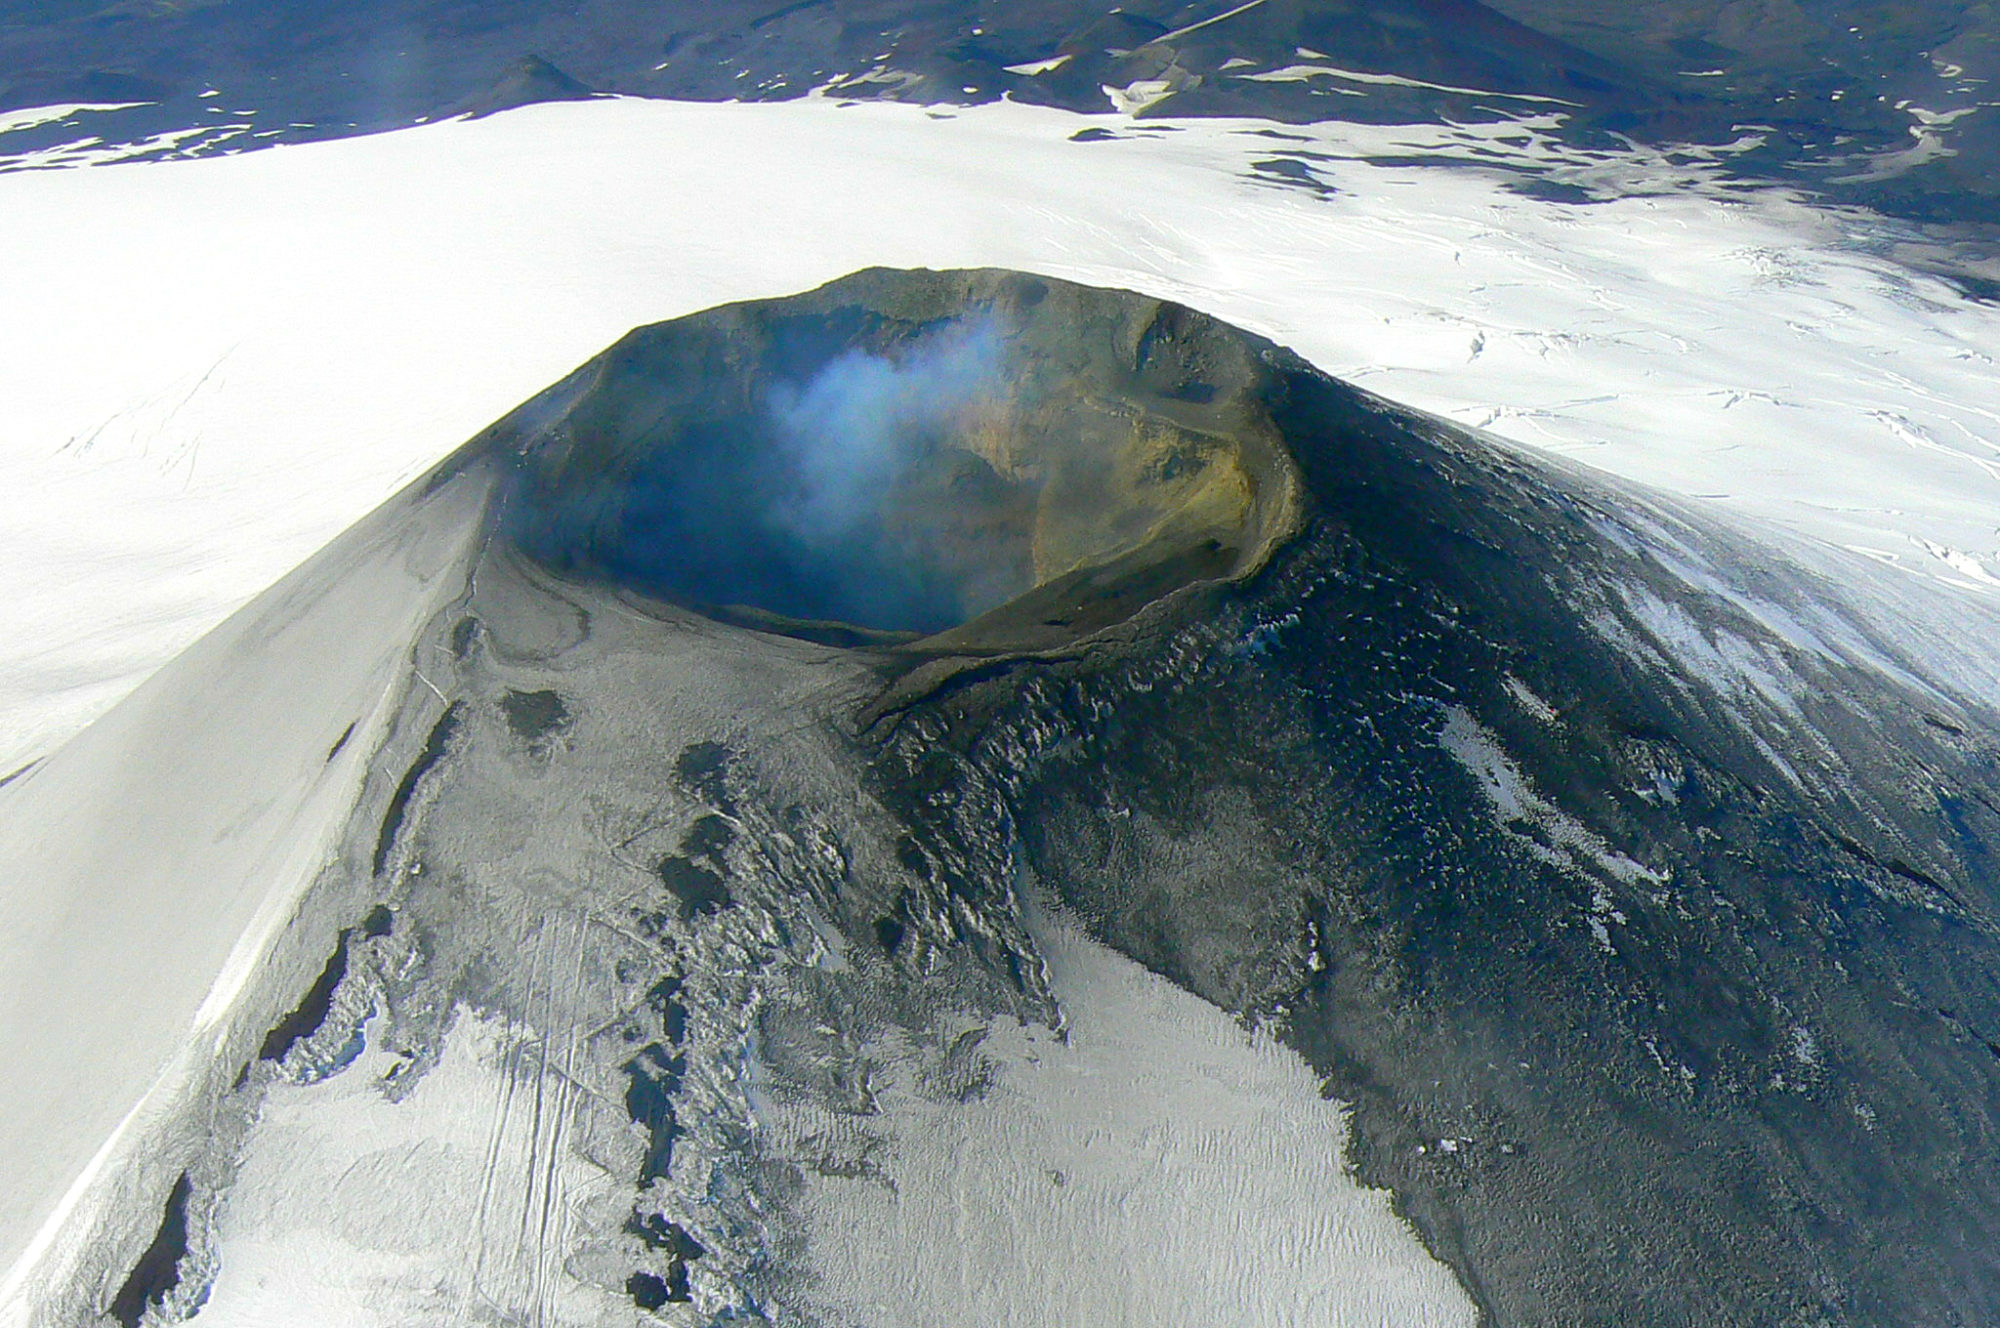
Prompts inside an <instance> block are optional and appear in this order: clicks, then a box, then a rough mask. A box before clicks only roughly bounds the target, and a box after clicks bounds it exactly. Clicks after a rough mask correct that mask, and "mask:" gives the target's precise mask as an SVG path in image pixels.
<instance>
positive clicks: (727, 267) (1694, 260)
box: [0, 99, 2000, 774]
mask: <svg viewBox="0 0 2000 1328" xmlns="http://www.w3.org/2000/svg"><path fill="white" fill-rule="evenodd" d="M1551 123H1552V121H1549V120H1537V119H1534V118H1528V119H1524V120H1522V121H1520V122H1516V123H1512V124H1501V125H1488V126H1478V127H1451V126H1443V127H1440V126H1404V127H1371V126H1355V125H1325V126H1318V127H1307V128H1301V129H1293V128H1289V127H1287V128H1285V129H1283V130H1275V129H1273V128H1272V127H1271V126H1266V125H1261V124H1259V123H1256V122H1225V121H1189V122H1184V123H1180V124H1172V123H1170V122H1161V121H1147V122H1142V123H1141V122H1133V121H1130V120H1126V119H1124V118H1122V117H1118V116H1108V115H1107V116H1093V117H1082V116H1076V115H1073V114H1069V113H1066V112H1059V111H1048V110H1041V109H1036V108H1030V107H1025V106H1018V105H1013V104H1000V105H994V106H988V107H983V108H972V109H960V110H951V111H942V110H933V111H926V110H925V109H923V108H920V107H912V106H905V105H898V104H891V103H863V104H854V105H842V104H838V103H835V102H832V101H828V100H824V99H815V100H807V101H800V102H791V103H784V104H767V105H745V104H726V103H725V104H682V103H667V102H648V101H639V100H604V101H595V102H586V103H564V104H557V105H543V106H535V107H529V108H526V109H523V110H520V111H515V112H511V113H509V114H506V115H501V116H495V117H491V118H488V119H485V120H480V121H462V122H450V123H445V124H439V125H431V126H425V127H421V128H417V129H411V130H405V131H401V132H397V133H392V134H383V135H378V136H374V137H367V138H356V139H349V140H344V141H338V142H326V143H318V144H312V145H306V146H284V147H276V148H272V149H269V150H266V151H262V152H253V153H244V154H241V155H237V156H228V157H218V158H210V159H205V160H196V161H183V162H163V163H125V164H108V165H94V166H90V167H88V168H84V169H67V170H15V171H12V172H10V173H7V174H5V175H0V246H4V248H5V250H6V252H7V253H8V254H9V256H10V262H9V268H10V276H9V280H8V282H7V283H6V284H5V286H4V287H0V401H4V402H5V403H6V407H5V410H4V412H0V482H4V483H5V485H6V487H7V490H8V491H9V492H11V493H12V494H13V495H14V498H13V501H12V503H11V504H10V507H11V510H10V516H9V520H8V521H7V522H5V523H4V525H0V774H4V773H5V772H6V771H9V770H12V769H14V768H16V767H18V766H20V765H21V764H23V763H24V762H26V761H29V760H31V759H33V758H34V757H37V756H39V755H42V754H44V753H46V752H47V751H49V750H51V749H52V748H53V747H54V746H56V745H57V744H59V743H60V742H61V741H63V740H64V739H65V738H66V737H67V736H69V735H70V734H72V733H74V732H75V731H76V730H77V729H79V728H80V727H82V725H84V724H85V723H87V722H88V721H89V720H90V719H92V718H93V717H95V716H96V715H97V714H99V713H101V712H102V711H103V710H105V709H106V708H107V707H108V706H110V705H111V704H112V703H113V702H114V701H115V700H116V699H117V698H118V697H120V696H122V695H124V694H125V693H126V692H128V691H129V690H130V689H131V688H132V687H133V686H134V685H136V683H137V682H138V681H139V680H140V679H142V678H143V677H145V676H146V675H147V674H148V673H150V672H151V671H152V670H153V669H155V668H157V667H158V666H159V665H160V664H161V663H162V662H164V661H165V660H166V659H168V658H170V657H171V656H172V655H173V654H175V653H176V652H178V651H179V650H180V649H182V648H183V647H185V646H186V645H187V644H188V643H189V642H190V641H192V640H193V639H194V638H195V637H197V636H198V635H200V634H201V633H202V632H203V631H205V630H207V629H208V628H210V627H212V626H213V625H214V624H215V623H216V622H218V621H219V620H220V619H221V618H222V617H224V616H225V615H227V614H228V613H229V612H230V611H231V610H233V609H234V608H236V607H237V606H239V605H241V604H242V603H243V602H245V601H246V600H247V599H248V598H249V596H250V595H252V594H253V593H255V592H256V591H257V590H259V589H261V588H262V587H263V586H265V585H267V584H269V583H270V582H271V581H272V580H274V579H275V578H276V577H277V576H278V575H280V574H281V573H282V572H283V571H285V570H286V569H287V568H289V567H291V566H293V565H296V564H297V563H298V562H300V561H301V560H303V559H304V558H305V557H306V556H307V555H308V554H310V553H311V552H312V551H313V550H314V549H316V548H318V547H319V546H320V545H322V544H324V543H325V542H326V541H327V540H328V539H329V538H331V537H332V536H333V535H334V534H335V533H337V532H338V531H339V530H340V529H342V528H344V527H345V526H347V525H348V524H350V523H351V522H352V521H354V520H355V519H357V518H358V517H360V516H361V515H362V514H363V513H365V512H366V511H368V510H369V509H371V508H373V507H374V506H376V505H377V504H379V503H380V502H381V501H382V500H383V499H384V498H385V497H387V495H388V494H389V493H390V492H392V491H393V490H394V489H395V488H396V487H398V486H399V485H401V484H403V483H404V482H406V481H408V480H410V479H412V478H414V477H415V476H416V475H418V474H419V473H421V472H422V471H423V470H424V469H425V468H426V467H427V466H429V465H430V464H431V463H433V462H434V461H436V460H437V459H438V458H439V457H441V456H442V455H444V454H445V453H447V452H448V451H449V450H451V449H452V448H453V447H455V446H456V445H457V444H459V443H461V442H462V441H464V440H465V439H466V438H468V437H469V436H471V435H472V434H473V433H474V432H476V431H477V430H478V429H479V428H481V427H482V426H483V425H485V424H486V423H488V422H489V421H491V420H492V419H493V418H495V417H497V416H498V415H500V414H502V413H503V412H505V411H506V410H507V409H508V408H510V407H512V406H513V405H515V404H516V403H518V402H519V401H521V400H523V399H525V398H526V397H528V396H529V395H531V394H532V393H534V392H535V391H537V390H539V389H540V388H542V387H544V386H546V385H547V384H548V383H550V382H552V381H554V380H555V379H556V378H558V377H559V376H560V375H562V374H563V373H564V372H566V371H567V370H568V369H570V368H571V367H573V366H574V365H575V364H577V363H578V362H580V361H582V360H583V359H585V358H587V357H588V356H589V355H590V354H592V353H593V352H595V351H596V350H598V349H599V348H601V347H602V346H603V345H604V344H606V343H607V342H609V341H611V340H612V339H614V338H615V337H617V336H618V335H620V334H621V333H623V332H624V331H626V330H627V329H628V328H630V327H632V326H634V325H636V324H640V323H645V322H652V321H656V320H659V319H664V318H670V317H673V316H676V315H679V314H683V313H687V312H691V311H693V310H696V309H699V308H703V307H706V306H709V305H712V304H715V303H718V302H721V301H725V300H730V299H739V298H751V297H762V296H768V295H775V294H782V293H784V292H787V291H790V290H796V289H802V288H806V287H810V286H814V285H817V284H819V283H821V282H823V281H826V280H828V279H831V278H833V277H835V276H838V275H841V274H843V273H845V272H848V271H851V270H853V269H855V268H859V267H863V266H867V265H870V264H889V265H905V266H931V267H950V266H972V265H1004V266H1010V267H1017V268H1022V269H1028V270H1036V271H1042V272H1046V273H1048V274H1050V275H1054V276H1059V277H1066V278H1069V279H1072V280H1078V281H1085V282H1092V283H1098V284H1103V285H1110V286H1124V287H1131V288H1135V289H1140V290H1144V291H1148V292H1151V293H1155V294H1158V295H1162V296H1167V297H1172V298H1177V299H1181V300H1184V301H1187V302H1189V303H1191V304H1194V305H1196V306H1198V307H1201V308H1203V309H1206V310H1208V311H1210V312H1212V313H1214V314H1216V315H1218V316H1220V317H1223V318H1225V319H1228V320H1230V321H1233V322H1236V323H1238V324H1240V325H1242V326H1245V327H1248V328H1250V329H1252V330H1254V331H1258V332H1261V333H1263V334H1265V335H1267V336H1270V337H1272V338H1273V339H1275V340H1277V341H1278V342H1280V343H1282V344H1286V345H1289V346H1291V347H1293V348H1294V349H1296V350H1298V351H1299V352H1300V353H1301V354H1304V355H1305V356H1306V357H1307V358H1308V359H1311V360H1312V361H1314V362H1315V363H1317V364H1319V365H1320V366H1321V367H1323V368H1325V369H1327V370H1329V371H1330V372H1333V373H1336V374H1339V375H1343V376H1346V377H1348V378H1351V379H1354V380H1357V381H1358V382H1360V383H1362V384H1363V385H1365V386H1367V387H1369V388H1371V389H1373V390H1375V391H1378V392H1380V393H1382V394H1384V395H1385V396H1389V397H1392V398H1394V399H1397V400H1399V401H1403V402H1406V403H1408V404H1411V405H1414V406H1418V407H1421V408H1424V409H1428V410H1432V411H1436V412H1438V413H1441V414H1444V415H1446V416H1449V417H1451V418H1453V419H1455V420H1458V421H1461V422H1464V423H1467V424H1472V425H1476V426H1481V427H1484V428H1485V429H1487V430H1489V431H1490V432H1492V433H1494V434H1496V435H1498V436H1500V437H1503V438H1505V439H1507V440H1509V441H1511V442H1513V443H1516V444H1519V445H1522V446H1524V447H1528V448H1537V449H1545V450H1548V451H1553V452H1564V453H1572V454H1580V455H1582V456H1583V457H1584V458H1586V459H1587V460H1588V461H1589V462H1590V463H1592V464H1594V465H1597V466H1599V467H1602V468H1604V469H1607V470H1610V471H1613V472H1617V473H1620V474H1623V475H1627V476H1631V477H1633V478H1636V479H1639V480H1641V481H1645V482H1648V483H1652V484H1656V485H1660V486H1662V487H1664V488H1666V489H1669V490H1671V491H1674V492H1678V493H1681V494H1686V495H1691V496H1697V497H1701V498H1705V499H1711V500H1715V499H1726V500H1727V502H1728V503H1729V504H1730V506H1732V507H1733V508H1734V509H1736V510H1738V511H1740V512H1742V513H1744V514H1747V515H1749V516H1752V517H1755V518H1759V519H1764V520H1773V521H1776V522H1778V523H1780V524H1781V525H1784V526H1789V527H1791V528H1793V529H1796V530H1799V531H1803V532H1805V533H1807V534H1809V535H1812V536H1815V537H1817V538H1819V539H1822V540H1825V541H1828V542H1830V543H1833V544H1837V545H1847V546H1850V547H1853V548H1856V549H1859V550H1861V551H1863V552H1867V553H1869V554H1870V555H1871V556H1874V557H1876V558H1878V559H1880V560H1883V561H1886V562H1889V563H1891V564H1892V565H1895V566H1898V567H1903V568H1906V569H1909V570H1911V571H1914V572H1919V573H1923V574H1926V576H1927V578H1928V579H1932V580H1934V581H1935V582H1936V583H1937V584H1938V585H1940V586H1945V587H1948V588H1950V589H1952V590H1955V591H1957V592H1960V593H1964V594H1967V595H1974V596H1979V597H1989V596H1996V594H2000V576H1996V574H2000V531H1996V519H1995V516H1994V514H1995V513H1996V512H2000V380H1996V377H1995V374H1994V372H1993V364H1994V359H1993V357H1994V356H1995V355H1996V354H2000V311H1996V310H1994V309H1992V308H1990V307H1986V306H1981V305H1978V304H1975V303H1973V302H1970V301H1968V300H1965V299H1963V298H1962V297H1960V296H1959V295H1958V294H1957V293H1956V292H1955V291H1953V290H1952V289H1950V288H1949V287H1948V286H1946V285H1945V284H1944V283H1943V282H1941V281H1939V280H1936V279H1933V278H1929V277H1921V276H1915V275H1912V274H1911V273H1909V272H1908V271H1906V270H1905V269H1902V268H1900V267H1899V266H1898V265H1897V264H1896V262H1895V261H1894V259H1893V256H1892V254H1891V251H1892V250H1893V248H1894V244H1895V242H1896V239H1897V235H1896V233H1895V232H1894V231H1893V230H1892V229H1891V228H1889V227H1888V226H1887V225H1886V224H1885V223H1883V222H1881V221H1880V220H1879V219H1869V218H1865V217H1862V216H1860V215H1858V214H1841V213H1832V212H1827V211H1822V210H1815V209H1813V208H1811V207H1808V206H1806V205H1805V204H1803V203H1801V202H1799V201H1798V200H1796V199H1794V198H1791V197H1789V196H1787V195H1784V194H1781V193H1778V192H1759V193H1746V192H1742V191H1740V190H1732V189H1730V188H1728V187H1726V186H1725V185H1723V184H1722V183H1720V182H1719V179H1718V178H1716V177H1715V176H1714V175H1713V173H1712V172H1708V173H1704V172H1705V171H1707V170H1708V168H1706V167H1704V166H1703V165H1702V163H1701V162H1700V161H1695V162H1694V164H1692V165H1687V164H1670V163H1669V161H1668V160H1667V158H1666V157H1665V156H1662V155H1660V154H1657V153H1651V154H1649V153H1644V152H1640V151H1638V150H1634V151H1632V152H1629V153H1611V152H1601V153H1585V152H1579V151H1577V150H1574V149H1569V148H1563V147H1560V146H1558V145H1556V144H1554V143H1553V141H1552V140H1551V139H1549V138H1548V137H1547V136H1546V135H1545V134H1543V133H1542V132H1541V131H1542V130H1543V129H1545V128H1546V127H1548V125H1549V124H1551ZM1086 125H1097V126H1101V127H1104V128H1107V129H1111V130H1114V131H1120V132H1122V133H1124V134H1125V137H1123V138H1120V139H1117V140H1114V141H1098V142H1084V143H1077V142H1072V141H1070V135H1071V134H1072V133H1074V132H1075V131H1076V130H1077V129H1079V128H1080V127H1084V126H1086ZM1260 131H1261V132H1260ZM1285 151H1294V152H1305V153H1310V154H1313V155H1312V156H1310V157H1308V158H1293V160H1304V161H1306V162H1307V163H1308V165H1309V168H1310V169H1311V170H1312V171H1313V172H1315V173H1316V175H1317V176H1318V177H1319V178H1321V179H1322V180H1323V181H1324V182H1325V183H1327V184H1331V185H1332V186H1334V188H1335V189H1336V190H1337V192H1335V193H1332V194H1315V193H1312V192H1309V191H1307V190H1303V189H1299V188H1297V187H1294V186H1283V185H1277V184H1273V183H1271V182H1270V180H1269V179H1262V180H1260V179H1255V178H1252V177H1254V176H1255V175H1256V174H1257V173H1256V172H1255V171H1254V170H1253V169H1251V166H1250V163H1251V162H1252V161H1254V160H1257V159H1260V158H1268V157H1271V156H1272V155H1273V154H1275V153H1281V152H1285ZM116 155H117V154H116V153H115V152H107V153H105V154H101V159H104V160H112V161H114V163H115V157H116ZM1707 155H1708V156H1709V157H1710V158H1711V159H1712V158H1713V157H1714V156H1715V155H1716V153H1715V152H1714V151H1713V150H1709V151H1708V152H1707ZM1412 156H1416V157H1424V158H1427V159H1433V160H1439V161H1450V162H1453V163H1455V166H1454V168H1453V169H1437V168H1434V167H1429V166H1425V165H1412V164H1385V162H1384V161H1381V160H1378V161H1375V162H1371V161H1370V160H1369V159H1370V158H1371V157H1372V158H1378V159H1387V158H1390V157H1396V158H1409V157H1412ZM93 160H96V159H93ZM1683 162H1685V155H1683ZM1502 165H1511V166H1525V167H1532V168H1533V169H1534V170H1535V171H1536V172H1537V173H1538V174H1540V175H1541V176H1542V177H1544V178H1547V179H1551V180H1555V181H1557V182H1561V183H1566V184H1570V185H1574V186H1577V187H1580V188H1585V189H1596V190H1609V189H1612V188H1618V189H1623V190H1625V191H1627V192H1628V193H1631V192H1633V191H1637V192H1638V194H1639V196H1628V197H1622V198H1613V199H1610V201H1605V202H1600V203H1596V204H1592V205H1588V206H1581V205H1572V204H1560V203H1552V202H1545V201H1541V200H1537V199H1532V198H1528V197H1524V196H1521V195H1518V194H1515V193H1512V192H1509V191H1508V190H1507V189H1506V188H1504V187H1503V185H1504V184H1505V183H1506V181H1507V180H1509V179H1515V180H1518V179H1520V178H1522V177H1521V176H1520V175H1518V173H1512V172H1509V171H1503V170H1501V169H1499V167H1500V166H1502Z"/></svg>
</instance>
